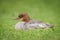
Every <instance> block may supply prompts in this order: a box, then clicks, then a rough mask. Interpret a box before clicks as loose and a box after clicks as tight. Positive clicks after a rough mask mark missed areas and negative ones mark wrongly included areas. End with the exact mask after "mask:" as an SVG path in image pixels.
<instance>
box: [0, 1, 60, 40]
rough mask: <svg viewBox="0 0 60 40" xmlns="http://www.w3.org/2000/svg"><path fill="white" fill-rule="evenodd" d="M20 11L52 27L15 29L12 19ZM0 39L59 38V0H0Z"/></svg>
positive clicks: (43, 39) (33, 39) (32, 39)
mask: <svg viewBox="0 0 60 40" xmlns="http://www.w3.org/2000/svg"><path fill="white" fill-rule="evenodd" d="M22 12H27V13H28V14H29V15H30V17H31V18H33V19H36V20H42V21H44V22H49V23H52V24H54V28H53V29H48V30H44V29H37V30H20V31H16V30H15V29H14V25H15V24H16V23H17V22H18V21H16V20H14V19H15V18H16V17H17V15H18V14H19V13H22ZM0 40H60V0H0Z"/></svg>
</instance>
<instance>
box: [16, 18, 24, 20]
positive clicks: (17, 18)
mask: <svg viewBox="0 0 60 40" xmlns="http://www.w3.org/2000/svg"><path fill="white" fill-rule="evenodd" d="M15 20H23V18H16V19H15Z"/></svg>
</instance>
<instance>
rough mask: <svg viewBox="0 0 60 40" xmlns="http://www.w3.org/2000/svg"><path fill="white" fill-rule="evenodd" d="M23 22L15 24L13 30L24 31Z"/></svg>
mask: <svg viewBox="0 0 60 40" xmlns="http://www.w3.org/2000/svg"><path fill="white" fill-rule="evenodd" d="M24 27H25V26H24V22H18V23H16V25H15V29H16V30H21V29H24Z"/></svg>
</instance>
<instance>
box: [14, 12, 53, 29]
mask: <svg viewBox="0 0 60 40" xmlns="http://www.w3.org/2000/svg"><path fill="white" fill-rule="evenodd" d="M16 20H20V21H21V22H18V23H17V24H16V25H15V29H16V30H21V29H23V30H24V29H38V28H44V29H48V28H51V27H53V26H52V25H51V24H47V23H44V22H42V21H36V20H32V19H31V18H30V17H29V16H28V14H26V13H22V14H20V15H19V16H18V18H16Z"/></svg>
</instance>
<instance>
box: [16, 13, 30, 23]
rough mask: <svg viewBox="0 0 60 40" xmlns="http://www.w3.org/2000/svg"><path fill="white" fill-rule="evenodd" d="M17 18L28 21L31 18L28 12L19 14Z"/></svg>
mask: <svg viewBox="0 0 60 40" xmlns="http://www.w3.org/2000/svg"><path fill="white" fill-rule="evenodd" d="M16 20H21V21H24V22H28V21H29V20H30V17H29V16H28V14H27V13H22V14H19V15H18V18H16Z"/></svg>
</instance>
